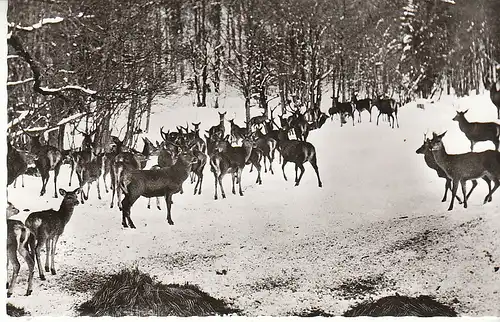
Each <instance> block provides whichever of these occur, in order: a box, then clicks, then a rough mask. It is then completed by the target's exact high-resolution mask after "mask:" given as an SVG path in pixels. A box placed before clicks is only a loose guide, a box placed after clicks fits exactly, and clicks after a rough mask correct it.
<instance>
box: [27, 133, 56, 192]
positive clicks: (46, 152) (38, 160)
mask: <svg viewBox="0 0 500 322" xmlns="http://www.w3.org/2000/svg"><path fill="white" fill-rule="evenodd" d="M25 133H26V134H27V135H28V136H30V137H31V152H32V153H33V154H35V160H34V162H35V166H36V168H37V169H38V171H39V172H40V175H41V177H42V189H41V190H40V196H43V195H44V194H45V192H46V187H47V182H48V181H49V179H50V171H54V198H57V177H58V176H59V170H60V169H61V165H62V161H63V158H62V153H61V151H59V149H57V148H55V147H53V146H50V145H42V143H41V142H40V135H31V134H28V133H27V132H25Z"/></svg>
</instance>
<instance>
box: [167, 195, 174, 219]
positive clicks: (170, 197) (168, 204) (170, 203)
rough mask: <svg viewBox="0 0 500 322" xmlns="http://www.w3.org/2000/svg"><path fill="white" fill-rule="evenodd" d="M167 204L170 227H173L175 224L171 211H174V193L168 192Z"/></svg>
mask: <svg viewBox="0 0 500 322" xmlns="http://www.w3.org/2000/svg"><path fill="white" fill-rule="evenodd" d="M165 202H166V203H167V222H168V224H169V225H173V224H174V222H173V221H172V217H171V211H172V193H171V192H167V194H166V195H165Z"/></svg>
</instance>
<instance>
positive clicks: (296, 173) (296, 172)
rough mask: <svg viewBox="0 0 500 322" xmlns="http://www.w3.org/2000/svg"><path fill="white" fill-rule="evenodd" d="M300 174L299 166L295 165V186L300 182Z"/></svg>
mask: <svg viewBox="0 0 500 322" xmlns="http://www.w3.org/2000/svg"><path fill="white" fill-rule="evenodd" d="M298 173H299V165H298V164H297V163H295V185H297V181H298V180H299V177H298Z"/></svg>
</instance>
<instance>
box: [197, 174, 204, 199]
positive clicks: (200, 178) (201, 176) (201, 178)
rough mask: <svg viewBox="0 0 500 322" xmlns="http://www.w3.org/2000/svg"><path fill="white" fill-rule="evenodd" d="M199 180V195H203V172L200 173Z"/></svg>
mask: <svg viewBox="0 0 500 322" xmlns="http://www.w3.org/2000/svg"><path fill="white" fill-rule="evenodd" d="M198 180H199V181H200V185H199V186H198V194H199V195H201V185H202V184H203V172H200V174H199V176H198Z"/></svg>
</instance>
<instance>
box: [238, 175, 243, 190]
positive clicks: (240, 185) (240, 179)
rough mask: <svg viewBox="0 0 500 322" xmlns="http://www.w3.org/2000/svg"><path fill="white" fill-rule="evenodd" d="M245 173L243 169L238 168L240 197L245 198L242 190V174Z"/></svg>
mask: <svg viewBox="0 0 500 322" xmlns="http://www.w3.org/2000/svg"><path fill="white" fill-rule="evenodd" d="M242 172H243V168H238V187H239V189H240V191H239V192H240V196H243V191H242V190H241V174H242Z"/></svg>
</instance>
